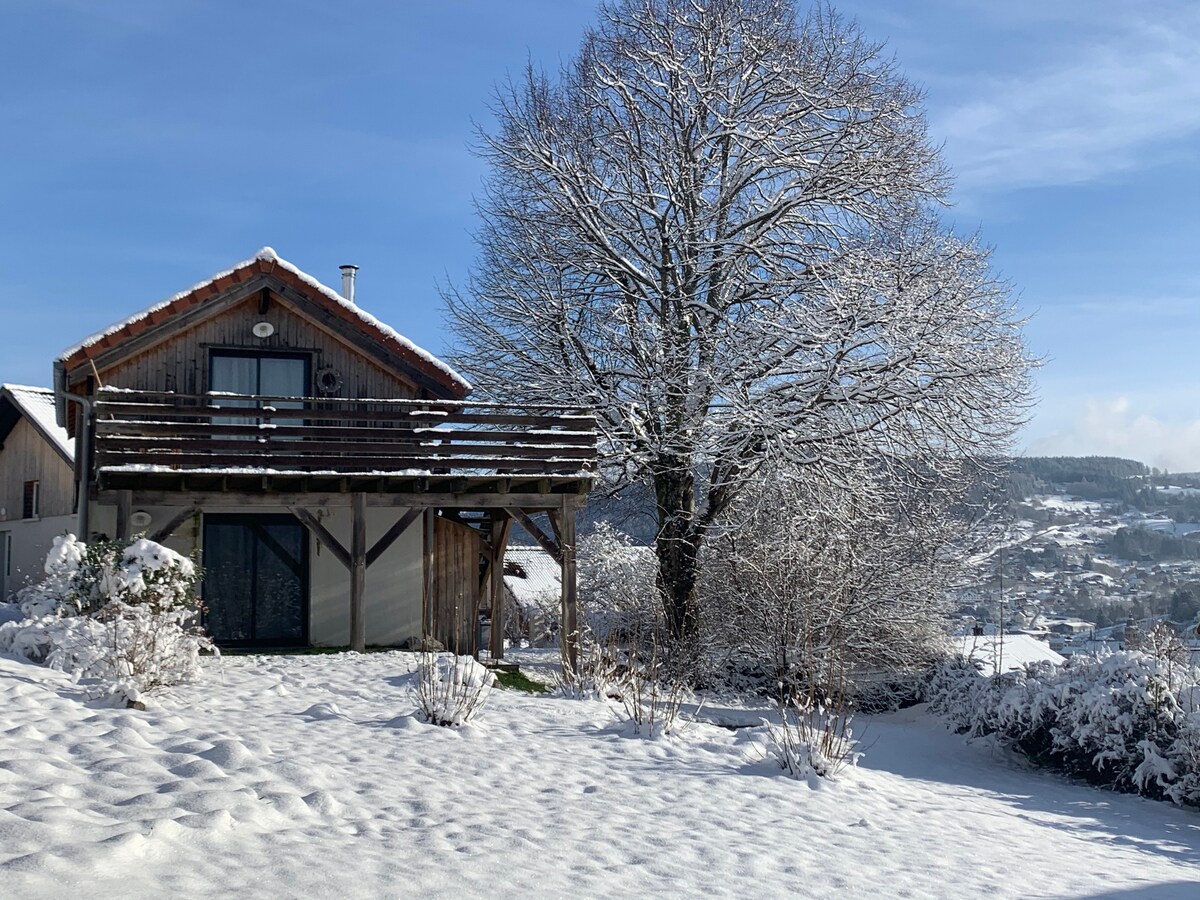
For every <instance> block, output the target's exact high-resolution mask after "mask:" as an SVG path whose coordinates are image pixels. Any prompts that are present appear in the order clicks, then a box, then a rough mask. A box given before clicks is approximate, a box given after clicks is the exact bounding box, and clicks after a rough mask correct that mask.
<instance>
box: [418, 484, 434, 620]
mask: <svg viewBox="0 0 1200 900" xmlns="http://www.w3.org/2000/svg"><path fill="white" fill-rule="evenodd" d="M424 516H425V521H424V523H423V524H424V529H423V531H424V535H425V538H424V552H423V554H422V563H421V572H422V575H423V576H424V577H423V581H422V589H421V597H422V601H421V604H422V605H421V628H422V630H423V631H424V634H423V635H422V637H427V638H435V637H437V635H435V634H434V633H433V630H434V626H435V623H434V609H433V606H434V599H435V598H434V596H433V545H434V540H435V531H434V528H435V525H436V522H437V510H436V509H434V508H433V507H428V508H427V509H425V510H424Z"/></svg>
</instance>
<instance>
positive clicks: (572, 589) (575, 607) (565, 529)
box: [560, 503, 579, 672]
mask: <svg viewBox="0 0 1200 900" xmlns="http://www.w3.org/2000/svg"><path fill="white" fill-rule="evenodd" d="M561 516H562V521H561V523H560V524H561V527H562V559H561V565H562V641H563V645H562V652H563V671H565V672H576V671H578V670H579V591H578V585H577V578H578V571H577V567H576V564H575V509H574V508H573V507H570V506H568V505H567V504H566V503H563V505H562V511H561Z"/></svg>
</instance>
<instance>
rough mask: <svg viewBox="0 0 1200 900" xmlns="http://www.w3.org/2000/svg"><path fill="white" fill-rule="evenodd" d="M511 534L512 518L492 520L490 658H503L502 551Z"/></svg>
mask: <svg viewBox="0 0 1200 900" xmlns="http://www.w3.org/2000/svg"><path fill="white" fill-rule="evenodd" d="M511 534H512V519H511V518H509V517H508V516H504V517H503V518H501V519H499V520H493V521H492V549H491V560H492V566H491V571H490V572H489V575H490V576H491V581H492V634H491V646H490V647H489V648H488V650H489V651H490V652H491V655H492V659H503V658H504V552H505V550H507V549H508V538H509V535H511Z"/></svg>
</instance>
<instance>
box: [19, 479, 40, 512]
mask: <svg viewBox="0 0 1200 900" xmlns="http://www.w3.org/2000/svg"><path fill="white" fill-rule="evenodd" d="M39 493H40V491H39V490H38V482H36V481H27V482H25V499H24V502H23V504H22V506H21V518H22V519H36V518H37V517H38V516H39V515H41V510H40V501H41V497H40V496H39Z"/></svg>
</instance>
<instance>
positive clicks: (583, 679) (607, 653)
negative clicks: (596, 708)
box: [555, 629, 629, 701]
mask: <svg viewBox="0 0 1200 900" xmlns="http://www.w3.org/2000/svg"><path fill="white" fill-rule="evenodd" d="M555 687H556V690H557V692H558V693H559V694H561V695H562V696H564V697H570V698H571V699H572V700H617V701H619V700H620V699H621V698H622V697H623V696H624V695H625V692H626V691H627V690H628V687H629V660H628V654H627V653H626V652H625V651H624V650H622V649H621V647H620V646H619V645H618V644H617V643H616V641H615V640H611V639H610V640H609V641H607V642H605V643H600V642H599V641H596V640H595V638H594V637H593V636H592V634H591V632H590V631H589V630H587V629H585V630H584V633H583V640H581V641H580V653H579V665H578V666H576V667H575V668H574V669H572V668H569V667H564V668H563V670H562V672H561V673H560V674H559V675H557V676H556V679H555Z"/></svg>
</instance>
